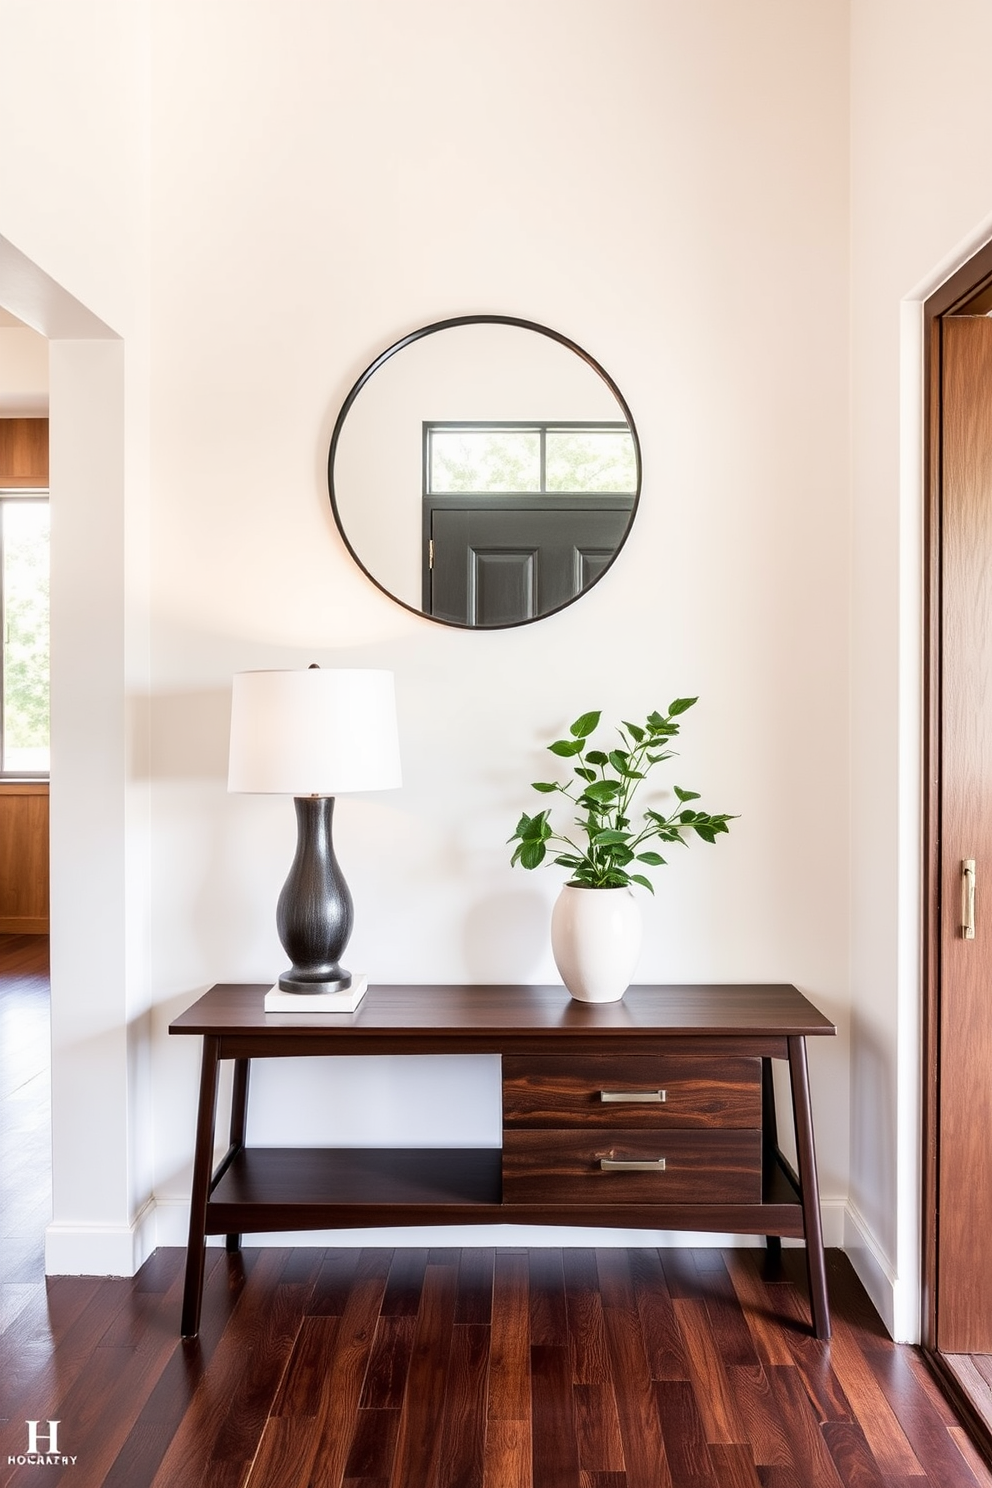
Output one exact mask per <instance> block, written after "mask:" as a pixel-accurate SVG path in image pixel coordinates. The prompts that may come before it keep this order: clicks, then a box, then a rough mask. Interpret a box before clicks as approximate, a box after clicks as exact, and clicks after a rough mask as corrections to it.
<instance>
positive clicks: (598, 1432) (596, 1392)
mask: <svg viewBox="0 0 992 1488" xmlns="http://www.w3.org/2000/svg"><path fill="white" fill-rule="evenodd" d="M572 1400H573V1409H574V1412H575V1434H576V1440H577V1443H578V1449H579V1467H580V1469H581V1470H582V1471H583V1472H586V1473H604V1472H610V1473H616V1472H619V1473H623V1472H625V1464H624V1456H623V1442H622V1440H621V1437H620V1417H619V1414H618V1412H617V1400H616V1393H615V1391H614V1388H613V1385H612V1383H611V1382H607V1381H603V1382H601V1383H591V1384H576V1385H573V1388H572Z"/></svg>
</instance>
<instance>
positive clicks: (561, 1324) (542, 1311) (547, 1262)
mask: <svg viewBox="0 0 992 1488" xmlns="http://www.w3.org/2000/svg"><path fill="white" fill-rule="evenodd" d="M529 1261H530V1341H531V1343H532V1344H548V1345H549V1346H551V1347H553V1348H567V1346H568V1314H567V1311H566V1308H565V1272H564V1263H563V1260H562V1253H561V1251H560V1250H558V1249H557V1248H553V1247H548V1249H544V1248H541V1249H538V1250H532V1251H531V1252H530V1258H529Z"/></svg>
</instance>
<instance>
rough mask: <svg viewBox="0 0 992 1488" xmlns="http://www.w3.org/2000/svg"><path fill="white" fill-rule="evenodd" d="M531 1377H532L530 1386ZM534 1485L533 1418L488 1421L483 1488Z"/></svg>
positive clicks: (516, 1487) (491, 1418) (527, 1486)
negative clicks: (531, 1438) (531, 1422)
mask: <svg viewBox="0 0 992 1488" xmlns="http://www.w3.org/2000/svg"><path fill="white" fill-rule="evenodd" d="M529 1385H530V1379H529V1376H528V1388H529ZM511 1484H512V1485H513V1488H534V1474H533V1460H532V1457H531V1449H530V1417H529V1415H528V1418H527V1420H525V1421H515V1420H507V1419H505V1418H504V1419H500V1418H494V1417H493V1416H492V1415H490V1417H489V1420H488V1422H487V1424H486V1446H485V1451H484V1454H483V1463H482V1488H510V1485H511Z"/></svg>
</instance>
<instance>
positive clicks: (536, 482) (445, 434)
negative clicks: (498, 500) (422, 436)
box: [427, 427, 541, 494]
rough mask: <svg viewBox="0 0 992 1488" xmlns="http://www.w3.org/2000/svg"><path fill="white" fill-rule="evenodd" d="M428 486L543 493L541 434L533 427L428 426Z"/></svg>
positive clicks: (431, 488) (442, 489) (441, 489)
mask: <svg viewBox="0 0 992 1488" xmlns="http://www.w3.org/2000/svg"><path fill="white" fill-rule="evenodd" d="M427 434H428V438H427V489H428V490H429V491H435V492H437V493H438V494H442V493H445V492H454V491H466V492H467V491H480V492H484V491H490V492H491V491H539V490H540V489H541V436H540V434H539V433H538V432H537V431H536V430H534V429H438V428H436V427H429V428H428V431H427Z"/></svg>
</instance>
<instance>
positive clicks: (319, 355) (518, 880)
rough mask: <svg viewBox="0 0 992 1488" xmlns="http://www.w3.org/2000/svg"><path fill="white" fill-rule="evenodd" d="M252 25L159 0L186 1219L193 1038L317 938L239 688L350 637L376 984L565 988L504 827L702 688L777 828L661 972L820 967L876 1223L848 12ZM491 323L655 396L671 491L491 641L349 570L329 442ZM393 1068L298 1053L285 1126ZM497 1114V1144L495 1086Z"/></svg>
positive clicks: (833, 1112)
mask: <svg viewBox="0 0 992 1488" xmlns="http://www.w3.org/2000/svg"><path fill="white" fill-rule="evenodd" d="M234 9H235V8H234V7H233V6H232V4H230V3H207V4H202V3H198V4H196V5H195V6H194V5H191V4H178V5H170V6H168V7H159V8H157V9H156V10H155V12H154V15H153V33H152V92H153V116H152V180H153V182H154V198H153V218H152V242H153V261H152V339H153V346H154V348H155V354H154V359H153V365H152V407H153V430H152V433H153V454H152V485H153V545H152V547H153V555H154V557H153V580H152V583H153V593H152V647H153V683H152V688H153V702H152V731H151V740H152V742H151V787H152V802H153V804H152V823H153V825H152V874H153V884H152V906H153V909H152V930H151V933H152V952H153V954H152V964H153V977H154V988H155V993H154V995H155V1003H156V1035H155V1047H154V1059H155V1101H156V1117H155V1127H156V1184H155V1186H156V1193H157V1195H158V1197H159V1200H160V1204H161V1210H160V1213H161V1215H162V1216H163V1218H162V1223H163V1226H165V1225H166V1223H167V1220H166V1215H167V1214H168V1213H171V1212H174V1213H175V1215H176V1217H177V1218H176V1228H175V1229H173V1230H171V1231H169V1233H170V1234H172V1235H173V1236H177V1235H178V1236H181V1233H182V1231H181V1221H180V1218H179V1216H181V1213H182V1206H183V1204H184V1201H185V1196H186V1194H187V1192H188V1183H189V1158H190V1148H191V1127H192V1110H193V1102H194V1097H195V1082H196V1050H195V1049H194V1048H193V1047H191V1046H189V1045H187V1044H186V1043H185V1042H180V1041H176V1040H172V1041H171V1042H170V1041H169V1040H167V1039H166V1037H165V1035H164V1028H165V1024H166V1023H167V1021H168V1019H169V1017H171V1016H172V1015H174V1014H175V1013H176V1012H177V1011H178V1010H179V1009H180V1008H181V1007H182V1006H183V1005H184V1004H186V1003H188V1002H189V1001H190V1000H191V999H192V998H193V996H195V995H196V993H197V992H198V991H199V990H201V988H203V987H205V986H207V985H209V983H211V982H212V981H214V980H216V979H224V978H252V979H263V978H269V977H272V976H273V975H274V974H275V973H276V972H277V971H278V970H279V969H280V966H281V963H282V952H281V950H280V949H279V946H278V943H277V940H276V936H275V929H274V925H273V908H274V904H275V899H276V895H277V893H278V889H279V886H280V883H281V880H282V878H283V877H284V876H285V872H286V869H287V866H288V862H289V858H290V856H291V852H292V835H293V824H292V813H291V811H290V809H289V805H288V803H286V802H280V801H266V800H262V799H252V798H231V797H228V796H227V794H226V791H225V777H224V770H225V764H224V762H225V751H226V714H227V699H228V694H229V688H230V677H231V674H232V673H233V672H234V671H235V670H237V669H239V668H242V667H255V666H273V665H274V666H293V665H300V664H305V663H307V662H308V661H310V660H311V659H316V660H318V661H320V662H321V664H324V665H327V664H333V663H340V664H344V665H348V664H358V665H376V666H379V665H382V666H390V667H392V668H394V669H395V671H396V675H397V687H398V698H399V707H400V716H401V732H402V742H403V750H404V769H405V783H404V787H403V789H402V790H401V791H399V792H396V793H393V794H390V795H383V796H382V797H380V798H375V797H372V798H368V799H361V800H359V799H354V800H346V801H343V802H342V803H341V806H340V808H339V813H340V815H339V821H340V831H339V855H340V857H341V859H342V862H343V863H344V864H345V866H346V872H347V874H348V877H349V880H350V882H351V886H352V889H353V892H354V894H355V900H356V904H357V925H356V930H355V934H354V938H353V941H352V947H351V950H350V953H349V954H350V959H351V962H352V964H353V965H355V966H358V967H360V968H363V969H366V970H367V971H368V972H369V974H370V975H371V976H372V977H373V978H375V979H378V980H401V981H413V982H422V983H429V982H431V981H442V982H445V981H461V980H479V981H501V980H520V981H536V982H540V981H546V980H551V979H553V977H554V969H553V963H552V961H551V957H550V952H549V950H548V946H547V919H548V914H549V911H550V906H551V903H552V900H553V897H554V895H555V893H556V891H557V886H558V880H557V878H556V875H555V874H554V873H553V872H546V873H544V874H543V875H535V876H529V875H525V874H523V873H522V872H521V871H520V870H514V871H511V870H510V868H509V866H508V850H507V848H506V846H505V841H506V838H507V836H508V835H509V832H510V830H511V828H512V824H513V822H514V821H515V819H516V817H517V815H518V814H519V811H520V809H521V807H522V806H523V805H525V804H527V802H528V799H529V796H530V792H529V791H528V788H527V782H528V781H530V780H531V779H533V778H535V775H536V774H539V773H541V770H542V767H541V766H540V763H539V762H540V759H541V757H542V746H543V744H544V743H545V742H546V741H547V740H548V739H550V738H552V737H554V736H555V734H556V733H557V732H558V731H559V730H561V728H562V727H563V725H565V724H567V722H568V721H569V720H570V719H571V718H573V717H575V716H576V714H577V713H578V712H580V711H582V710H584V709H586V708H590V707H602V708H603V709H604V710H605V712H606V714H607V715H608V716H614V717H615V716H618V715H624V716H628V717H629V716H631V715H632V714H636V713H637V712H638V711H640V710H647V709H650V708H651V707H653V706H655V705H656V704H658V703H661V704H665V703H667V702H668V700H669V699H670V698H672V697H675V696H676V695H678V694H679V693H686V692H690V693H697V692H698V693H699V694H700V696H701V702H700V704H699V706H698V708H697V710H696V712H695V713H694V714H693V715H691V716H690V718H689V719H688V721H687V725H686V730H685V734H684V749H683V758H684V765H683V766H681V767H680V768H681V770H682V773H684V776H685V781H684V782H683V783H686V784H689V785H692V786H694V787H696V788H698V789H700V790H702V791H703V792H704V793H705V799H706V801H707V802H708V803H709V804H710V805H711V807H712V808H713V809H727V810H733V811H737V812H739V813H740V821H739V822H738V823H737V824H735V827H734V830H733V832H732V834H731V836H730V837H729V839H726V840H725V841H723V842H721V843H720V844H719V846H717V847H716V848H712V849H709V848H707V847H705V846H703V845H700V847H699V848H698V849H697V848H695V847H694V848H693V849H691V850H690V851H689V852H687V853H686V854H685V855H684V858H682V859H681V860H680V861H679V862H678V863H677V865H676V866H673V867H672V868H671V869H669V870H668V872H667V875H666V876H665V877H664V878H663V881H662V884H661V892H660V893H659V895H658V899H657V902H655V903H649V904H647V905H646V906H645V916H646V921H647V934H646V943H645V950H644V955H643V958H642V963H641V967H640V976H641V978H642V979H646V980H652V979H657V980H669V979H670V980H676V981H677V980H683V979H684V980H690V981H692V980H705V979H717V980H719V979H735V980H742V981H750V980H755V981H757V980H766V979H772V980H789V981H795V982H797V983H798V984H799V985H800V986H802V987H803V988H804V989H805V990H806V991H808V992H809V994H810V995H811V996H812V997H813V998H814V999H816V1000H817V1001H818V1002H819V1003H820V1004H821V1005H822V1006H823V1007H824V1009H825V1010H826V1011H828V1012H829V1013H830V1014H831V1015H832V1016H833V1017H835V1018H836V1019H837V1020H838V1022H839V1024H840V1026H841V1037H840V1038H839V1039H838V1040H837V1041H836V1042H835V1043H833V1044H831V1045H827V1044H824V1045H822V1046H819V1045H818V1046H817V1048H816V1049H815V1051H814V1053H813V1070H812V1079H813V1087H814V1100H815V1102H816V1105H817V1110H818V1114H819V1116H820V1126H821V1143H820V1159H821V1172H822V1182H823V1189H824V1196H825V1198H826V1200H827V1202H828V1206H829V1207H830V1212H831V1214H833V1215H835V1216H836V1215H839V1211H840V1208H841V1207H842V1205H843V1202H844V1199H845V1198H846V1193H847V1164H848V1149H849V1136H848V1126H847V1110H848V1098H847V1060H848V1053H847V1039H846V1024H847V1009H848V989H847V978H848V944H847V936H848V931H847V925H848V901H849V841H848V772H847V736H848V727H847V682H848V634H847V613H848V557H849V538H850V535H849V500H848V390H847V268H848V259H847V255H848V237H847V195H848V169H847V166H848V156H847V20H846V11H845V10H844V9H843V8H842V7H838V6H837V5H835V4H833V3H818V4H812V5H807V6H802V7H797V6H795V5H793V4H791V3H786V0H762V3H759V4H751V5H748V6H746V7H742V6H739V5H737V4H732V3H723V0H721V3H708V4H703V5H694V6H676V5H669V4H665V5H658V4H656V3H647V0H634V3H628V4H625V5H624V6H623V7H619V8H616V9H614V10H611V11H610V13H609V23H608V24H607V23H606V19H605V15H606V13H605V12H604V10H603V7H602V6H601V5H599V4H594V3H592V0H580V3H574V0H569V3H567V4H566V3H565V0H544V3H538V4H536V5H535V4H534V3H532V0H528V3H523V0H513V3H509V4H505V5H503V6H501V7H500V8H499V10H498V11H493V10H491V9H482V8H478V7H471V6H465V5H462V4H458V3H455V0H430V3H426V4H420V5H416V6H407V5H402V4H399V3H388V4H380V5H371V6H345V5H343V4H330V5H326V6H322V7H319V8H318V7H314V6H312V5H304V4H295V5H292V4H291V5H288V6H286V5H280V6H278V7H276V6H275V5H250V6H243V5H239V6H237V7H236V9H237V16H238V22H237V25H233V24H232V15H233V13H234ZM497 17H498V24H497V23H496V19H497ZM191 41H195V44H191ZM473 310H477V311H489V312H503V313H507V314H513V315H518V316H521V317H525V318H531V319H534V320H537V321H541V322H543V323H545V324H548V325H550V326H552V327H554V328H555V329H558V330H561V331H562V332H564V333H565V334H567V335H569V336H571V337H573V338H574V339H575V340H576V341H577V342H578V343H579V344H580V345H582V346H584V347H585V348H587V349H588V350H589V351H590V353H591V354H592V355H593V356H594V357H596V358H597V359H598V360H599V361H600V362H601V363H602V364H603V365H604V366H605V367H606V368H607V370H608V371H609V372H610V373H611V374H612V375H613V376H614V377H615V379H616V380H617V382H618V384H619V386H620V387H621V389H622V390H623V392H624V394H625V396H626V397H627V399H628V401H629V403H630V405H631V408H632V411H633V414H634V417H635V419H636V421H637V425H638V429H639V432H640V435H641V440H642V445H643V454H644V490H643V496H642V501H641V508H640V512H639V515H638V518H637V522H636V525H635V529H634V532H633V534H632V537H631V539H630V541H629V542H628V544H627V546H626V548H625V549H624V551H623V553H622V554H621V556H620V559H619V560H618V562H617V563H616V565H615V566H614V568H613V570H611V573H610V574H609V575H608V577H607V579H606V580H604V581H603V582H602V583H601V584H599V585H598V586H597V587H596V589H595V590H594V592H593V593H592V594H590V595H589V596H588V597H587V598H586V599H585V600H584V601H583V602H582V603H581V604H579V605H576V606H575V607H574V608H572V609H570V610H568V611H566V612H565V613H563V614H561V615H559V616H557V617H555V618H554V619H551V620H548V621H546V622H544V623H542V624H540V625H537V626H534V627H529V628H525V629H522V630H520V631H516V632H506V633H496V634H479V635H466V634H462V633H459V632H456V631H449V630H445V629H443V628H439V627H435V626H433V625H431V624H430V623H428V622H425V621H422V620H419V619H417V618H415V617H413V616H410V615H409V614H407V613H405V612H403V611H402V610H400V609H399V608H397V607H395V606H392V605H390V604H389V602H388V601H386V600H385V599H384V598H383V597H382V596H381V595H380V594H378V593H377V592H376V591H375V590H374V589H372V588H371V587H370V586H369V585H368V584H367V582H366V581H365V579H364V578H363V577H362V575H361V574H360V573H359V572H358V571H357V570H356V569H355V568H354V567H353V566H352V564H351V563H350V561H349V559H348V557H347V555H346V553H345V552H344V550H343V548H342V545H341V543H340V541H339V539H338V537H337V535H336V532H335V529H334V526H333V523H332V521H331V517H330V512H329V509H328V502H327V495H326V484H325V462H326V453H327V444H328V440H329V436H330V432H331V429H332V427H333V423H334V419H335V416H336V413H337V410H338V407H339V405H340V402H341V400H342V398H343V397H344V395H345V394H346V393H347V391H348V389H349V388H350V386H351V385H352V383H353V382H354V379H355V377H356V376H357V375H358V373H359V372H360V371H361V370H362V368H363V367H364V366H366V365H367V363H368V362H369V361H370V360H371V358H372V356H373V355H374V354H375V353H376V352H377V351H378V350H379V349H380V348H381V347H382V346H384V345H387V344H389V343H390V342H391V341H393V340H395V339H396V338H397V337H398V336H400V335H401V334H403V333H405V332H406V331H408V330H410V329H412V328H414V327H416V326H418V325H422V324H426V323H429V322H431V321H434V320H436V319H439V318H441V317H444V316H448V315H458V314H464V313H468V312H471V311H473ZM458 1081H459V1076H458V1075H457V1074H456V1073H455V1072H451V1073H450V1074H448V1075H446V1074H444V1073H443V1072H431V1074H430V1076H429V1077H427V1078H421V1079H420V1080H418V1078H417V1075H416V1073H415V1071H412V1070H411V1071H409V1072H408V1073H407V1074H406V1075H404V1076H402V1077H401V1075H400V1073H399V1072H398V1071H396V1072H395V1078H394V1080H393V1082H392V1083H391V1089H392V1090H393V1093H394V1098H395V1100H396V1105H395V1108H394V1109H395V1115H393V1114H390V1115H389V1116H388V1118H387V1119H386V1120H385V1123H384V1125H385V1133H384V1134H385V1136H386V1137H387V1138H388V1137H391V1138H392V1139H394V1140H396V1141H403V1140H404V1138H405V1137H406V1135H407V1133H408V1132H410V1133H411V1140H413V1139H416V1140H421V1141H430V1140H435V1141H438V1142H443V1141H444V1140H445V1139H446V1134H447V1132H448V1130H449V1128H450V1124H451V1110H452V1109H453V1107H454V1106H455V1103H456V1102H460V1100H461V1094H462V1092H463V1089H464V1086H463V1085H461V1084H459V1083H458ZM380 1089H381V1086H380V1084H379V1083H378V1082H370V1081H369V1080H368V1079H367V1078H366V1076H365V1072H364V1071H362V1070H361V1069H350V1070H348V1069H343V1070H334V1071H333V1074H332V1073H331V1071H330V1070H329V1069H328V1068H327V1067H323V1066H316V1067H311V1068H309V1069H307V1070H300V1069H299V1068H297V1069H294V1070H289V1069H287V1068H282V1067H279V1066H277V1065H266V1066H265V1067H264V1068H263V1069H261V1070H260V1071H259V1072H258V1077H257V1080H256V1084H255V1090H256V1101H257V1104H256V1106H255V1109H254V1112H253V1135H254V1137H255V1138H256V1139H257V1140H261V1141H272V1142H276V1141H278V1140H279V1139H280V1137H282V1136H283V1135H284V1133H285V1131H286V1128H287V1125H289V1126H292V1125H294V1121H293V1117H292V1112H293V1111H294V1110H295V1109H297V1108H298V1109H300V1111H301V1114H302V1113H304V1112H305V1118H306V1119H305V1122H304V1121H302V1120H301V1121H300V1122H299V1123H298V1124H299V1125H300V1126H303V1125H305V1127H306V1131H307V1133H308V1135H309V1137H310V1139H311V1140H314V1141H320V1140H334V1139H335V1138H336V1137H340V1136H341V1134H342V1133H343V1132H345V1131H346V1130H350V1129H351V1127H352V1126H353V1125H354V1124H355V1114H354V1113H356V1112H357V1113H358V1118H359V1119H358V1122H357V1124H358V1127H359V1130H360V1131H362V1132H364V1133H365V1134H366V1135H367V1136H368V1137H370V1138H371V1139H372V1140H374V1139H375V1135H376V1131H377V1129H378V1132H379V1133H382V1132H383V1121H382V1120H380V1119H379V1118H378V1116H377V1108H376V1102H377V1096H378V1094H379V1092H380ZM342 1108H343V1110H344V1111H345V1112H349V1113H351V1114H350V1115H347V1116H345V1115H342ZM414 1108H415V1109H417V1110H419V1112H420V1130H419V1132H418V1133H417V1136H416V1138H414V1137H413V1135H412V1131H411V1128H410V1126H409V1118H408V1112H409V1110H410V1109H414ZM458 1109H459V1113H460V1114H459V1121H460V1122H462V1121H464V1123H465V1126H466V1130H468V1129H469V1128H471V1129H472V1130H473V1131H476V1132H479V1133H481V1139H487V1140H496V1139H497V1130H498V1129H497V1127H496V1115H495V1108H494V1106H493V1102H492V1099H491V1091H489V1092H488V1093H487V1092H486V1091H482V1092H481V1093H480V1095H479V1098H478V1101H477V1102H475V1103H474V1104H470V1105H469V1106H468V1108H467V1109H463V1105H462V1104H459V1105H458ZM287 1113H289V1114H287ZM161 1233H163V1234H164V1233H166V1230H165V1228H163V1230H162V1231H161ZM467 1233H468V1237H469V1238H472V1237H473V1236H475V1232H471V1231H470V1232H467ZM836 1233H838V1234H839V1227H837V1228H836ZM475 1237H476V1238H481V1237H478V1236H475Z"/></svg>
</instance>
